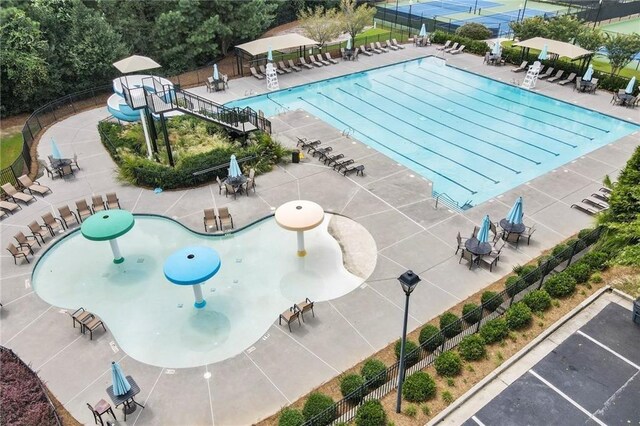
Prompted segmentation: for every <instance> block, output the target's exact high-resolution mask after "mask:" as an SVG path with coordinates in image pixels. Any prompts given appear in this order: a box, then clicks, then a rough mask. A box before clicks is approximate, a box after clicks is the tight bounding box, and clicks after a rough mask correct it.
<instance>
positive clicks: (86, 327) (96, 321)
mask: <svg viewBox="0 0 640 426" xmlns="http://www.w3.org/2000/svg"><path fill="white" fill-rule="evenodd" d="M100 326H102V328H103V330H104V331H105V332H106V331H107V328H106V327H105V326H104V323H103V322H102V320H101V319H100V318H98V317H97V316H95V315H94V316H93V318H92V319H91V320H89V321H87V322H85V323H83V324H82V326H81V328H82V333H83V334H84V333H86V332H87V331H89V336H90V337H89V340H93V332H94V330H95V329H97V328H98V327H100Z"/></svg>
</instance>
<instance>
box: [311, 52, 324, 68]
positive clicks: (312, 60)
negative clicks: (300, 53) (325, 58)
mask: <svg viewBox="0 0 640 426" xmlns="http://www.w3.org/2000/svg"><path fill="white" fill-rule="evenodd" d="M309 61H311V63H312V64H313V65H315V66H316V67H318V68H319V67H323V66H324V64H323V63H322V62H318V61H316V57H315V56H313V55H309Z"/></svg>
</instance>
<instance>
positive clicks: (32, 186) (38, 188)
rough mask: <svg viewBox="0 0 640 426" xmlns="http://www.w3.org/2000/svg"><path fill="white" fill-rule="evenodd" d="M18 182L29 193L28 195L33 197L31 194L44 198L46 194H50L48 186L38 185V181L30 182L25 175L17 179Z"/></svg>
mask: <svg viewBox="0 0 640 426" xmlns="http://www.w3.org/2000/svg"><path fill="white" fill-rule="evenodd" d="M18 182H20V185H22V186H23V187H24V188H25V189H27V190H28V191H29V194H31V195H33V193H34V192H35V193H36V194H38V195H42V196H43V197H44V195H45V194H46V193H47V192H51V188H49V187H48V186H44V185H40V182H38V181H35V182H34V181H32V180H31V179H29V176H27V175H22V176H20V177H19V178H18Z"/></svg>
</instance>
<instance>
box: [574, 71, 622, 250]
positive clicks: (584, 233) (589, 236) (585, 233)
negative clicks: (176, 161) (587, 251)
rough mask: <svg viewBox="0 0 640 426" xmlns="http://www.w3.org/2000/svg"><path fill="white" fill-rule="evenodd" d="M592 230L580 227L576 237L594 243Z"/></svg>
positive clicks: (594, 234) (594, 238) (595, 237)
mask: <svg viewBox="0 0 640 426" xmlns="http://www.w3.org/2000/svg"><path fill="white" fill-rule="evenodd" d="M598 83H599V82H598ZM621 87H622V86H621ZM594 231H595V229H594V228H585V229H581V230H580V232H578V238H579V239H580V241H584V243H585V244H586V245H588V244H591V243H594V242H595V241H596V240H597V239H598V235H597V232H594Z"/></svg>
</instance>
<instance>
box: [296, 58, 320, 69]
mask: <svg viewBox="0 0 640 426" xmlns="http://www.w3.org/2000/svg"><path fill="white" fill-rule="evenodd" d="M298 62H299V65H300V66H302V67H305V68H306V69H308V70H310V69H312V68H313V65H311V64H308V63H307V61H305V60H304V56H301V57H300V58H298ZM318 66H319V67H321V66H322V64H318Z"/></svg>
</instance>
